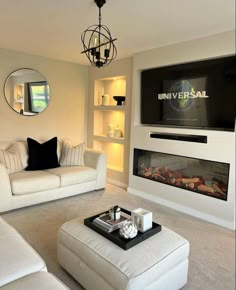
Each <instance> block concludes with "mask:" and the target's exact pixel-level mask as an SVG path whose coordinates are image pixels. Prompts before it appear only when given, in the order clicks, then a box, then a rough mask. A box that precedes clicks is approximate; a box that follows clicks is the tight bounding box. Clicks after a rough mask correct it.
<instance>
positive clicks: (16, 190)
mask: <svg viewBox="0 0 236 290" xmlns="http://www.w3.org/2000/svg"><path fill="white" fill-rule="evenodd" d="M9 178H10V182H11V189H12V194H26V193H31V192H38V191H43V190H47V189H52V188H56V187H59V186H60V178H59V177H58V176H56V175H53V174H50V173H49V172H46V171H41V170H37V171H22V172H18V173H14V174H11V175H10V176H9Z"/></svg>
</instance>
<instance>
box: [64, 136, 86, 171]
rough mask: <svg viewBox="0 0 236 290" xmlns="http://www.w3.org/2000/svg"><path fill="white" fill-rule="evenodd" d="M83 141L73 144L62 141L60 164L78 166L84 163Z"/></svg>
mask: <svg viewBox="0 0 236 290" xmlns="http://www.w3.org/2000/svg"><path fill="white" fill-rule="evenodd" d="M84 150H85V143H84V142H83V143H81V144H79V145H76V146H73V145H71V144H70V143H69V141H67V140H63V142H62V150H61V158H60V165H61V166H79V165H84Z"/></svg>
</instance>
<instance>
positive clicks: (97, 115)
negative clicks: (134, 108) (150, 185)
mask: <svg viewBox="0 0 236 290" xmlns="http://www.w3.org/2000/svg"><path fill="white" fill-rule="evenodd" d="M103 95H106V104H104V99H103ZM113 96H125V97H126V77H125V76H120V77H116V78H113V77H109V78H104V79H96V80H94V101H93V136H92V138H93V140H92V141H93V148H95V149H98V150H102V151H104V152H105V153H106V155H107V169H108V171H109V172H112V173H113V174H114V172H119V173H121V172H123V170H124V147H125V146H126V132H125V131H126V125H125V119H126V105H125V103H123V104H122V105H117V102H116V101H115V100H114V99H113ZM126 99H127V98H126ZM117 128H118V132H120V134H121V137H120V138H116V137H115V129H117ZM113 133H114V137H113V136H112V135H113Z"/></svg>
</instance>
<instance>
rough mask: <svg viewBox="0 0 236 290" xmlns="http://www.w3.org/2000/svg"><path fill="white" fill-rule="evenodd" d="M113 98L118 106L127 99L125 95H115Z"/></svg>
mask: <svg viewBox="0 0 236 290" xmlns="http://www.w3.org/2000/svg"><path fill="white" fill-rule="evenodd" d="M113 99H114V100H115V101H116V102H117V104H116V105H117V106H122V102H124V101H125V96H114V97H113Z"/></svg>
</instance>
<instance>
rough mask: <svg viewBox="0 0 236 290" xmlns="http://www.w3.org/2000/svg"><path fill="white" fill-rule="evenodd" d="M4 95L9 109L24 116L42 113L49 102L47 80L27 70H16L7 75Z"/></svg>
mask: <svg viewBox="0 0 236 290" xmlns="http://www.w3.org/2000/svg"><path fill="white" fill-rule="evenodd" d="M4 93H5V98H6V100H7V102H8V104H9V105H10V107H11V108H12V109H13V110H14V111H16V112H17V113H19V114H22V115H25V116H33V115H37V114H38V113H40V112H42V111H44V110H45V109H46V108H47V106H48V104H49V101H50V90H49V85H48V82H47V80H46V79H45V77H44V76H43V75H42V74H41V73H39V72H37V71H35V70H32V69H28V68H24V69H19V70H16V71H14V72H13V73H11V74H10V75H9V77H8V78H7V80H6V82H5V86H4Z"/></svg>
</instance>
